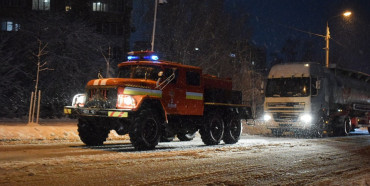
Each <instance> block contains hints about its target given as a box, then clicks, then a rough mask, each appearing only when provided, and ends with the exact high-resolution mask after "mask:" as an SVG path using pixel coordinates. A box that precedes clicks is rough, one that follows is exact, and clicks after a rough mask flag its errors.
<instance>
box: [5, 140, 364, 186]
mask: <svg viewBox="0 0 370 186" xmlns="http://www.w3.org/2000/svg"><path fill="white" fill-rule="evenodd" d="M277 184H280V185H291V184H294V185H305V184H307V185H311V184H312V185H328V184H334V185H336V184H338V185H346V184H348V185H353V184H355V185H370V135H368V134H354V135H352V136H347V137H336V138H324V139H296V138H291V137H282V138H273V137H263V136H254V135H253V136H252V135H243V137H242V139H241V140H240V142H239V143H237V144H235V145H224V144H221V145H217V146H204V145H203V143H202V141H201V139H200V138H199V136H198V137H196V138H195V139H194V140H193V141H191V142H179V141H174V142H169V143H160V144H159V145H158V146H157V149H156V150H154V151H144V152H137V151H134V150H133V147H132V146H131V145H130V144H129V141H128V140H124V141H109V142H108V143H106V144H105V145H103V146H96V147H86V146H84V145H83V144H82V143H81V142H75V141H60V142H57V141H54V142H53V143H41V144H15V145H14V144H9V145H6V144H5V145H1V146H0V185H277Z"/></svg>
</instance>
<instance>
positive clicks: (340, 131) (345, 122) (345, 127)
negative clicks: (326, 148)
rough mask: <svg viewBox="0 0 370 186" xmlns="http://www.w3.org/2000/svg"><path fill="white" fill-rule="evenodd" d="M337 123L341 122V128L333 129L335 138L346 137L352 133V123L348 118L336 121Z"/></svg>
mask: <svg viewBox="0 0 370 186" xmlns="http://www.w3.org/2000/svg"><path fill="white" fill-rule="evenodd" d="M335 121H336V122H339V124H340V125H339V126H336V127H334V128H333V134H334V136H344V135H348V134H349V132H350V131H351V127H352V125H351V121H350V120H349V118H347V117H341V118H338V119H336V120H335Z"/></svg>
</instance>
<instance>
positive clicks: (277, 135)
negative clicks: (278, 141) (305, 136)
mask: <svg viewBox="0 0 370 186" xmlns="http://www.w3.org/2000/svg"><path fill="white" fill-rule="evenodd" d="M271 133H272V135H274V136H276V137H281V136H282V135H283V131H281V130H280V129H271Z"/></svg>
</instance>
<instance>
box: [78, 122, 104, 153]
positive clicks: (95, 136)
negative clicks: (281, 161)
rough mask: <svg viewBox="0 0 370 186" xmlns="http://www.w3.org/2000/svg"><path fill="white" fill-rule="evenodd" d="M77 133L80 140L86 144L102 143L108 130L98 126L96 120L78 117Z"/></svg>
mask: <svg viewBox="0 0 370 186" xmlns="http://www.w3.org/2000/svg"><path fill="white" fill-rule="evenodd" d="M77 126H78V129H77V130H78V135H79V136H80V139H81V141H82V142H84V143H85V144H86V145H88V146H96V145H103V143H104V141H105V140H106V139H107V137H108V134H109V130H108V129H105V128H103V127H99V126H98V122H97V121H96V120H91V119H89V120H87V119H83V118H80V119H78V124H77Z"/></svg>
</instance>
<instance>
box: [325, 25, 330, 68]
mask: <svg viewBox="0 0 370 186" xmlns="http://www.w3.org/2000/svg"><path fill="white" fill-rule="evenodd" d="M325 40H326V47H325V50H326V56H325V66H326V68H329V40H330V31H329V23H328V22H326V35H325Z"/></svg>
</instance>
